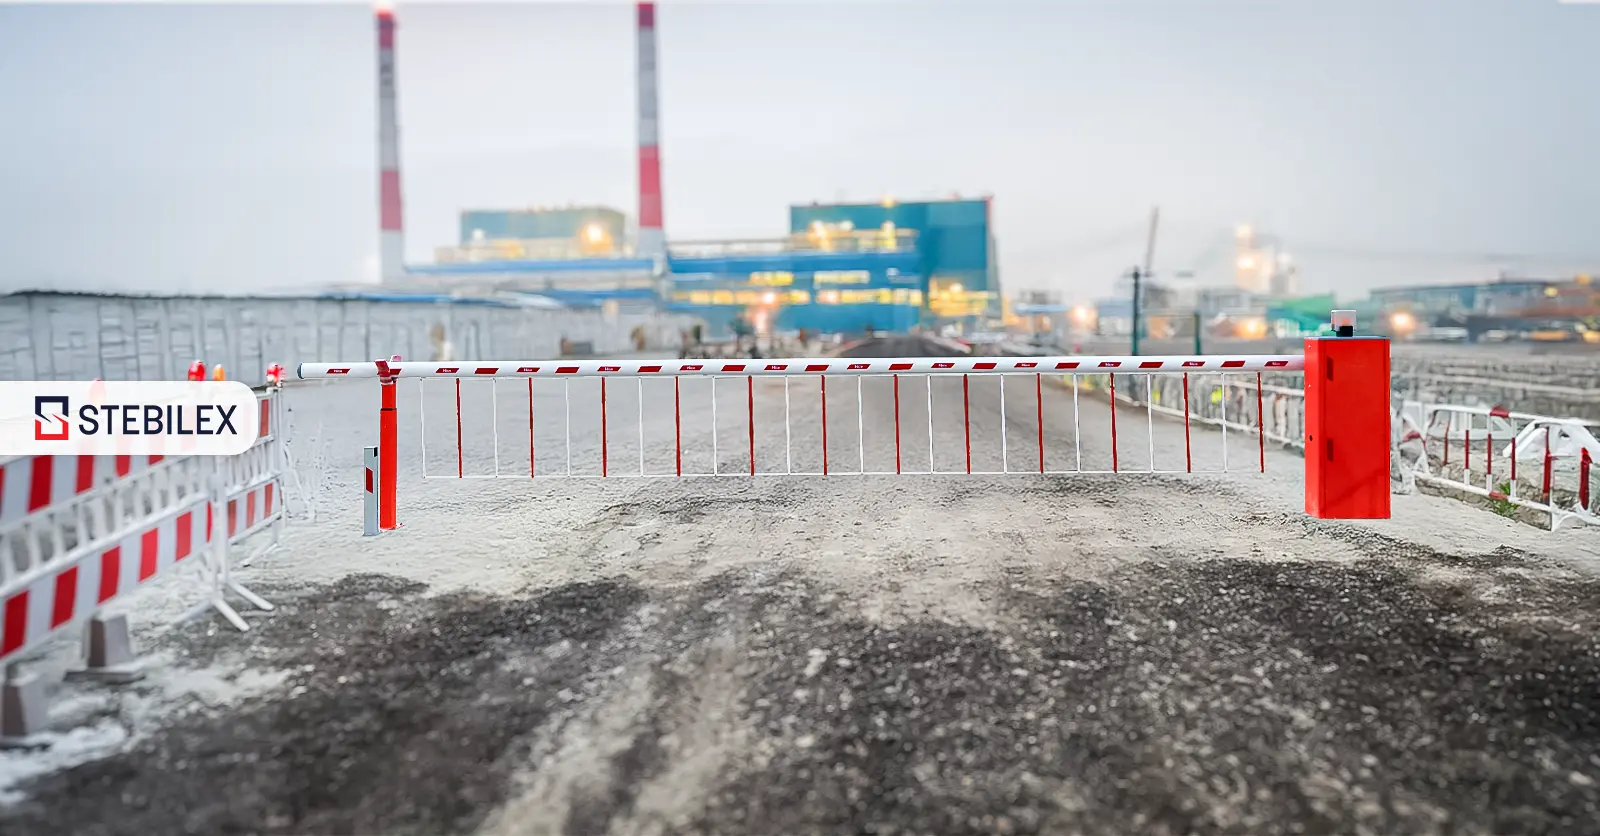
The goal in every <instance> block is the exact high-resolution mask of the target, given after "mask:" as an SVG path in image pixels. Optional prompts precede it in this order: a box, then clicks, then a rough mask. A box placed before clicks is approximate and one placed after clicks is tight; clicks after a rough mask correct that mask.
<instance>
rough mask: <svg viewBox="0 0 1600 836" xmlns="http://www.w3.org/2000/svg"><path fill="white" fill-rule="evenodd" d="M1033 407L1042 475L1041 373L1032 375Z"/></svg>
mask: <svg viewBox="0 0 1600 836" xmlns="http://www.w3.org/2000/svg"><path fill="white" fill-rule="evenodd" d="M1072 396H1073V397H1074V398H1076V397H1077V396H1078V394H1077V390H1076V389H1074V390H1073V394H1072ZM1033 406H1034V410H1035V411H1036V412H1037V413H1038V415H1037V416H1036V417H1037V419H1038V422H1039V472H1040V473H1043V472H1044V374H1043V373H1042V372H1034V373H1033Z"/></svg>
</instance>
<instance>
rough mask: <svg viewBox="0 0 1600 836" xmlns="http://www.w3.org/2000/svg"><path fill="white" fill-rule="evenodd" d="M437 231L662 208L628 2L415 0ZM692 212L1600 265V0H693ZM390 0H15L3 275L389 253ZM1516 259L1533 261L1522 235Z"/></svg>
mask: <svg viewBox="0 0 1600 836" xmlns="http://www.w3.org/2000/svg"><path fill="white" fill-rule="evenodd" d="M397 15H398V19H399V22H400V32H399V44H398V49H399V71H398V76H399V84H400V121H401V153H402V157H403V160H404V175H403V182H404V190H405V197H406V221H407V234H408V239H407V249H408V254H409V256H410V258H411V259H412V260H414V261H425V260H431V258H432V252H433V248H434V247H435V246H438V245H443V244H449V243H452V242H453V241H454V238H455V236H456V213H457V212H458V211H459V210H460V209H462V208H465V207H480V206H481V207H509V206H524V205H534V204H557V203H565V202H583V203H596V202H598V203H607V204H612V205H615V206H618V207H619V208H622V209H624V210H625V211H627V212H628V213H629V214H630V215H631V214H633V212H634V210H635V197H634V195H635V188H636V186H635V166H634V158H635V150H634V144H635V134H634V114H635V102H634V88H633V81H632V73H633V49H634V38H633V30H632V27H633V10H632V6H631V4H618V3H582V4H567V5H561V4H550V3H528V4H517V5H471V4H459V3H436V4H426V5H423V4H406V3H400V4H399V5H398V7H397ZM657 19H658V26H659V31H660V38H661V73H662V76H661V77H662V90H661V101H662V155H663V167H664V177H665V186H664V190H665V196H666V226H667V233H668V236H669V237H670V238H673V239H687V238H696V239H705V238H725V237H771V236H776V235H779V234H782V233H783V232H784V231H785V226H786V220H787V215H786V206H787V205H788V204H790V203H795V202H808V201H811V200H815V199H821V200H831V199H835V198H841V197H843V198H850V199H868V200H870V199H877V198H880V197H882V196H885V195H893V196H896V197H899V198H901V199H908V198H914V197H930V196H936V195H948V194H949V193H951V192H960V193H962V194H967V195H976V194H982V193H992V194H993V195H994V196H995V204H994V205H995V213H994V218H995V223H996V227H997V234H998V236H999V243H1000V257H1001V269H1002V276H1003V280H1004V281H1005V282H1006V284H1007V285H1008V286H1009V287H1010V288H1013V289H1014V288H1018V287H1048V288H1057V289H1062V290H1065V291H1067V292H1068V293H1069V294H1070V295H1071V296H1073V297H1074V298H1082V299H1087V298H1090V297H1093V296H1096V295H1101V294H1103V292H1104V290H1105V288H1106V287H1107V284H1108V280H1109V278H1110V277H1111V276H1112V275H1114V274H1115V273H1116V272H1118V271H1120V270H1121V269H1123V268H1125V267H1126V266H1128V265H1129V264H1132V263H1134V262H1136V261H1138V260H1139V258H1140V256H1141V253H1142V250H1143V236H1144V227H1145V223H1146V218H1147V215H1148V212H1149V208H1150V206H1152V205H1154V204H1159V205H1160V206H1161V207H1162V212H1163V223H1162V230H1161V237H1160V240H1159V243H1158V247H1157V253H1156V265H1157V268H1158V269H1169V270H1174V269H1190V268H1199V269H1200V270H1201V271H1202V275H1207V276H1209V277H1211V278H1214V279H1215V280H1217V281H1219V282H1221V283H1228V282H1230V281H1231V273H1230V267H1229V264H1228V262H1229V260H1230V259H1229V252H1228V250H1227V249H1226V246H1225V245H1224V244H1225V242H1226V239H1227V236H1228V235H1229V230H1230V229H1231V228H1232V226H1233V225H1234V224H1236V223H1240V222H1249V223H1253V224H1255V225H1256V226H1257V227H1258V228H1259V229H1262V230H1265V231H1270V232H1274V233H1276V234H1278V235H1280V236H1282V238H1283V239H1284V241H1285V245H1286V247H1287V248H1288V249H1289V250H1290V251H1291V252H1292V253H1294V254H1295V256H1296V257H1297V258H1298V260H1299V262H1300V264H1301V265H1302V266H1301V277H1302V281H1303V283H1304V285H1305V286H1306V288H1307V289H1309V290H1338V291H1340V292H1341V293H1342V294H1343V295H1344V296H1345V297H1347V298H1348V297H1350V296H1352V295H1355V294H1356V293H1357V292H1359V291H1362V290H1365V289H1366V288H1369V287H1372V286H1377V285H1382V284H1395V283H1401V282H1410V281H1417V282H1424V281H1446V280H1468V279H1475V278H1482V277H1488V276H1493V275H1494V274H1495V273H1496V272H1497V271H1498V270H1499V269H1501V268H1504V269H1508V270H1513V271H1518V272H1522V273H1530V274H1551V273H1554V272H1556V271H1559V270H1573V269H1578V268H1584V267H1587V268H1594V269H1600V166H1597V165H1596V164H1595V156H1596V149H1597V148H1600V144H1597V143H1600V108H1597V107H1596V105H1595V103H1596V102H1597V101H1600V72H1597V71H1596V69H1595V65H1594V62H1595V55H1596V53H1595V44H1596V43H1597V42H1600V5H1588V6H1585V5H1564V4H1560V3H1558V2H1557V0H1323V2H1309V0H1255V1H1254V2H1246V0H1095V1H1094V2H1089V1H1088V0H1051V2H1039V3H1022V2H1005V1H1004V0H969V1H968V2H960V3H944V4H938V3H931V2H914V3H904V2H903V3H868V2H834V3H813V2H808V3H737V4H734V3H724V4H711V3H673V2H670V0H669V2H667V3H665V4H663V6H662V7H661V8H660V9H659V11H658V14H657ZM374 50H375V36H374V26H373V18H372V13H371V7H370V6H368V5H366V4H361V3H352V4H326V5H262V6H235V5H221V4H219V5H210V6H204V5H201V6H195V5H138V4H136V5H121V6H62V5H42V6H38V5H36V6H0V290H11V289H18V288H22V287H42V288H72V289H89V288H92V289H140V290H178V289H221V288H227V289H236V290H237V289H244V288H269V287H275V286H276V287H282V286H289V285H316V284H323V283H348V282H352V281H359V280H361V279H362V278H363V277H364V276H367V275H370V274H372V273H374V272H375V267H374V264H375V253H376V251H377V235H376V229H377V175H376V159H377V143H376V127H375V112H376V103H375V95H374V90H375V85H376V80H375V75H376V67H375V64H376V59H375V53H374ZM1496 254H1509V255H1513V256H1515V257H1513V258H1509V259H1505V258H1501V259H1499V260H1496V258H1493V257H1492V256H1495V255H1496Z"/></svg>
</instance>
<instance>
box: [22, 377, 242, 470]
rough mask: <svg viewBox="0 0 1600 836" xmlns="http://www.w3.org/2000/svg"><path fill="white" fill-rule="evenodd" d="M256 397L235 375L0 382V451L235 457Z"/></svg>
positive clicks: (47, 453) (91, 454) (41, 453)
mask: <svg viewBox="0 0 1600 836" xmlns="http://www.w3.org/2000/svg"><path fill="white" fill-rule="evenodd" d="M258 403H259V402H258V401H257V399H256V395H255V393H254V392H252V391H250V387H248V386H245V385H244V384H243V383H239V382H238V381H192V382H115V381H114V382H99V381H96V382H93V383H89V382H83V381H69V382H60V381H49V382H47V381H29V382H22V383H13V382H0V455H24V456H26V455H33V456H38V455H80V456H85V455H87V456H110V455H174V454H189V455H200V456H232V455H237V454H239V453H243V452H244V451H245V450H248V449H250V447H251V446H252V445H253V444H255V442H256V440H257V438H258V437H259V434H260V410H259V409H258V408H257V404H258ZM27 404H31V405H32V413H31V414H28V413H25V412H23V409H25V408H26V407H25V405H27ZM30 423H31V425H32V432H31V433H30V432H29V426H28V425H29V424H30Z"/></svg>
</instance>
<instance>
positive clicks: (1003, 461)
mask: <svg viewBox="0 0 1600 836" xmlns="http://www.w3.org/2000/svg"><path fill="white" fill-rule="evenodd" d="M1000 472H1001V473H1010V472H1011V459H1010V456H1009V454H1008V453H1007V451H1006V376H1005V375H1004V374H1001V375H1000Z"/></svg>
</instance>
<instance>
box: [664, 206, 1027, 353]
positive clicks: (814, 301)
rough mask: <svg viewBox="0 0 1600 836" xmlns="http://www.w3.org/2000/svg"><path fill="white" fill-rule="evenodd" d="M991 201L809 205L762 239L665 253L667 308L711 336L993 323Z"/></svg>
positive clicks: (995, 274)
mask: <svg viewBox="0 0 1600 836" xmlns="http://www.w3.org/2000/svg"><path fill="white" fill-rule="evenodd" d="M990 205H991V199H990V198H988V197H984V198H978V199H962V198H953V199H950V200H938V201H912V202H897V201H893V200H885V201H880V202H876V203H834V204H822V203H812V204H808V205H804V206H792V207H790V209H789V234H788V235H787V236H785V237H783V238H778V239H772V240H765V241H720V242H683V243H673V244H669V245H668V257H667V270H668V274H667V277H666V278H667V288H666V290H665V293H666V295H667V302H668V304H669V306H670V308H671V309H672V310H677V311H684V312H689V313H695V314H698V315H700V316H702V317H703V318H705V319H706V321H707V322H708V323H710V324H711V325H712V327H713V329H714V330H721V326H722V325H723V324H724V323H730V322H732V320H733V318H734V317H736V316H747V317H749V318H750V319H751V320H752V321H753V322H754V324H755V325H756V327H757V328H758V329H762V328H767V329H772V330H797V329H802V328H804V329H807V330H811V331H820V332H831V333H844V332H860V331H867V330H873V331H906V330H909V329H911V328H913V327H927V328H934V327H940V326H944V325H950V324H956V325H960V326H962V327H965V328H968V329H971V328H973V327H975V326H976V324H977V322H978V321H979V320H981V319H983V318H986V317H998V316H999V315H1000V307H1001V303H1000V298H1001V297H1000V285H999V271H998V269H997V267H996V263H995V258H994V249H995V237H994V233H993V229H992V228H991V226H990V217H991V211H990Z"/></svg>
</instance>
